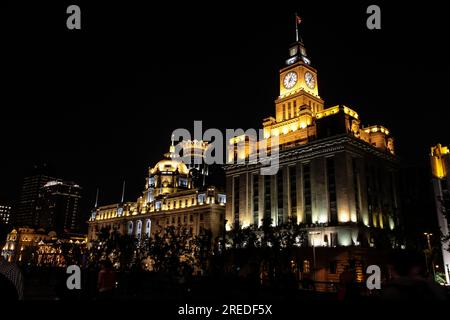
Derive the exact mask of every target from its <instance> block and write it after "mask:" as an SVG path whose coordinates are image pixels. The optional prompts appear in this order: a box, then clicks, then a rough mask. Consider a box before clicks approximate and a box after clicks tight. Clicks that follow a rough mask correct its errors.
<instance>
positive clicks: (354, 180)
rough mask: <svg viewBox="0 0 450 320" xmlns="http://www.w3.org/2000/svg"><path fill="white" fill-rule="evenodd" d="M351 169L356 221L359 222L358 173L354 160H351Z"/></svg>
mask: <svg viewBox="0 0 450 320" xmlns="http://www.w3.org/2000/svg"><path fill="white" fill-rule="evenodd" d="M352 168H353V189H354V193H355V209H356V221H361V206H360V205H359V201H360V198H359V197H360V191H359V171H358V167H357V162H356V159H355V158H353V159H352Z"/></svg>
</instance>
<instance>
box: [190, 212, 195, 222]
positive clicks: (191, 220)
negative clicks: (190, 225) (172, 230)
mask: <svg viewBox="0 0 450 320" xmlns="http://www.w3.org/2000/svg"><path fill="white" fill-rule="evenodd" d="M193 221H194V216H193V215H192V214H191V215H190V216H189V222H193Z"/></svg>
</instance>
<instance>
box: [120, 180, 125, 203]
mask: <svg viewBox="0 0 450 320" xmlns="http://www.w3.org/2000/svg"><path fill="white" fill-rule="evenodd" d="M124 198H125V180H123V185H122V199H121V200H120V203H123V199H124Z"/></svg>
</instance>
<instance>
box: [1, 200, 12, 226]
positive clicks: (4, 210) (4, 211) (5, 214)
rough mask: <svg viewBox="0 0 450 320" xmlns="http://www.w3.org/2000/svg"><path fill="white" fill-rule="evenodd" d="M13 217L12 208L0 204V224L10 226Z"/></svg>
mask: <svg viewBox="0 0 450 320" xmlns="http://www.w3.org/2000/svg"><path fill="white" fill-rule="evenodd" d="M10 216H11V207H10V206H8V205H2V204H0V223H2V224H9V223H10V222H11V221H10V218H11V217H10Z"/></svg>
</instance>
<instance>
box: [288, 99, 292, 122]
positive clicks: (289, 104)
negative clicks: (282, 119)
mask: <svg viewBox="0 0 450 320" xmlns="http://www.w3.org/2000/svg"><path fill="white" fill-rule="evenodd" d="M290 118H292V116H291V103H290V102H288V119H290Z"/></svg>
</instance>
